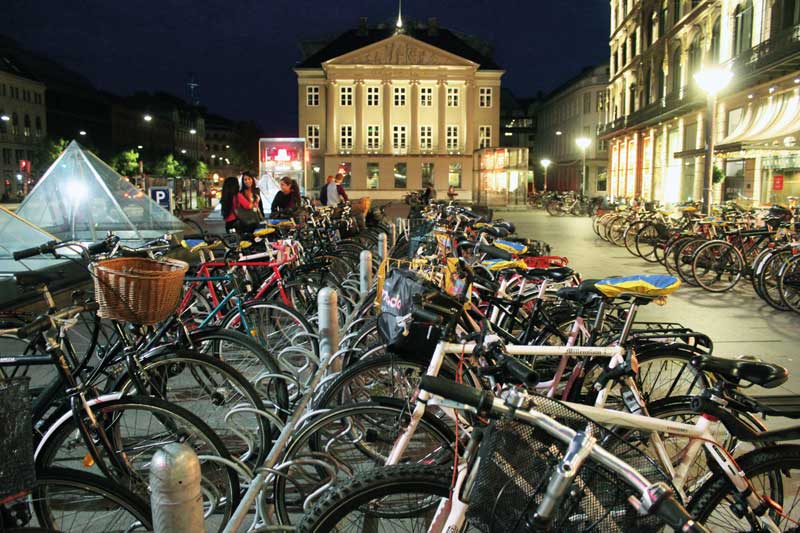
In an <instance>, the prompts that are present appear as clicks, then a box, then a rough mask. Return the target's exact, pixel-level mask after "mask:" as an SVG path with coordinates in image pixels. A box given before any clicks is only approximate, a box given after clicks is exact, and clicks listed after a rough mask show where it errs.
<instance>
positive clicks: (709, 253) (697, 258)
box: [692, 241, 744, 292]
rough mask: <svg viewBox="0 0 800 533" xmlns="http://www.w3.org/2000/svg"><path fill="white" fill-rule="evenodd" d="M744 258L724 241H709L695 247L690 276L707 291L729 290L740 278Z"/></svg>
mask: <svg viewBox="0 0 800 533" xmlns="http://www.w3.org/2000/svg"><path fill="white" fill-rule="evenodd" d="M743 272H744V259H743V258H742V255H741V254H740V253H739V250H737V249H736V248H734V246H733V245H732V244H730V243H728V242H725V241H711V242H707V243H706V244H704V245H702V246H700V247H698V248H697V250H696V251H695V254H694V258H693V259H692V276H693V277H694V280H695V282H696V283H697V285H699V286H700V287H702V288H704V289H705V290H707V291H709V292H725V291H729V290H731V289H732V288H733V287H734V286H736V284H737V283H739V280H740V279H741V278H742V273H743Z"/></svg>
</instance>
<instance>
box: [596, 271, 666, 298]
mask: <svg viewBox="0 0 800 533" xmlns="http://www.w3.org/2000/svg"><path fill="white" fill-rule="evenodd" d="M584 283H588V281H586V282H584ZM591 283H592V286H591V289H590V288H589V287H588V286H587V287H586V290H592V291H595V292H596V293H597V294H600V295H602V296H606V297H608V298H618V297H621V296H635V297H637V298H648V299H652V298H658V297H660V296H667V295H669V294H672V293H673V292H675V291H676V290H677V289H678V287H680V286H681V282H680V280H679V279H678V278H676V277H674V276H667V275H665V274H637V275H635V276H625V277H619V278H606V279H601V280H592V282H591ZM583 285H584V284H583V283H581V287H583Z"/></svg>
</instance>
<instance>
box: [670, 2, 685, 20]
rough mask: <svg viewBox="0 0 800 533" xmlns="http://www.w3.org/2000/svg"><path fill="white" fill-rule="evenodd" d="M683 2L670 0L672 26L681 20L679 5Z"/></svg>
mask: <svg viewBox="0 0 800 533" xmlns="http://www.w3.org/2000/svg"><path fill="white" fill-rule="evenodd" d="M682 2H683V0H672V16H673V17H674V18H673V19H672V23H673V24H677V23H678V21H679V20H680V19H681V3H682Z"/></svg>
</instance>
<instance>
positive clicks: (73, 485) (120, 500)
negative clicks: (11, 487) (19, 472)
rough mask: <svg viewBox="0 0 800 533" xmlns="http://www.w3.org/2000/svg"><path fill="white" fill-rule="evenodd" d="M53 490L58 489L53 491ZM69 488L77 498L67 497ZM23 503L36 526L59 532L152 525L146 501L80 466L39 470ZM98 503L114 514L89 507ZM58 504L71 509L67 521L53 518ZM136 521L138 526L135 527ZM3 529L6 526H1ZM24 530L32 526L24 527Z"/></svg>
mask: <svg viewBox="0 0 800 533" xmlns="http://www.w3.org/2000/svg"><path fill="white" fill-rule="evenodd" d="M59 488H60V490H59ZM54 491H58V492H56V493H55V494H54ZM68 492H71V493H73V494H75V495H76V496H80V495H83V497H82V498H80V499H79V500H77V501H76V500H72V499H69V500H67V499H66V498H67V497H66V496H65V493H68ZM87 497H88V498H87ZM98 499H99V501H98ZM54 500H55V501H54ZM26 503H27V504H28V505H29V506H30V507H31V508H32V510H33V516H32V518H33V517H35V518H36V521H37V523H38V524H37V525H38V526H39V527H44V528H47V529H48V530H57V531H60V532H61V533H90V532H93V531H98V532H100V531H103V532H105V531H151V530H152V528H153V525H152V518H151V511H150V506H149V505H148V502H147V501H145V500H143V499H141V498H140V497H139V496H137V495H135V494H134V493H133V492H131V491H129V490H127V489H126V488H125V487H123V486H121V485H119V484H117V483H114V482H112V481H110V480H108V479H106V478H104V477H101V476H97V475H94V474H90V473H88V472H81V471H79V470H73V469H67V468H49V469H42V470H38V471H37V472H36V484H35V485H34V486H33V487H32V489H31V492H30V495H29V496H28V498H27V500H26ZM70 504H72V505H70ZM98 505H100V507H101V510H102V509H108V511H109V513H112V514H113V516H111V517H109V519H108V520H103V519H102V518H101V517H100V516H98V514H97V512H95V511H93V510H92V507H97V506H98ZM59 507H66V508H67V509H68V510H70V514H69V521H66V520H58V519H57V518H56V516H55V515H56V510H57V509H58V508H59ZM81 512H86V513H87V514H89V516H88V517H86V518H87V519H86V520H81V519H80V517H79V516H78V513H81ZM120 522H122V523H123V524H127V527H125V526H123V527H120ZM137 522H138V523H140V524H141V527H135V524H136V523H137ZM0 526H2V524H0ZM3 531H6V529H5V528H3ZM19 531H23V530H19ZM24 531H33V530H32V529H28V528H26V529H25V530H24Z"/></svg>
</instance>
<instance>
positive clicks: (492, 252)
mask: <svg viewBox="0 0 800 533" xmlns="http://www.w3.org/2000/svg"><path fill="white" fill-rule="evenodd" d="M478 249H479V250H480V251H481V252H483V253H485V254H486V255H488V256H489V257H491V258H493V259H504V260H506V261H510V260H511V259H512V258H513V255H512V254H510V253H509V252H507V251H506V250H501V249H500V248H498V247H497V246H492V245H491V244H481V245H480V246H479V247H478Z"/></svg>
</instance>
